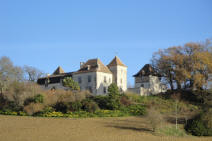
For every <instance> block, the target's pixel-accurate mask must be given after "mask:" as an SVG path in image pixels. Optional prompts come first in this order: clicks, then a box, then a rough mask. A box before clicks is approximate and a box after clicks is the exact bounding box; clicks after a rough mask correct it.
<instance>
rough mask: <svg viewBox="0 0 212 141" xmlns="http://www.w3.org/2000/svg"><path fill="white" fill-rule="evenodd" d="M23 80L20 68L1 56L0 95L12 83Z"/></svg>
mask: <svg viewBox="0 0 212 141" xmlns="http://www.w3.org/2000/svg"><path fill="white" fill-rule="evenodd" d="M21 80H23V71H22V69H21V67H17V66H14V65H13V62H12V61H11V60H10V58H8V57H6V56H3V57H1V58H0V89H1V93H2V92H3V90H4V89H5V88H7V86H8V85H9V84H10V83H11V82H13V81H21Z"/></svg>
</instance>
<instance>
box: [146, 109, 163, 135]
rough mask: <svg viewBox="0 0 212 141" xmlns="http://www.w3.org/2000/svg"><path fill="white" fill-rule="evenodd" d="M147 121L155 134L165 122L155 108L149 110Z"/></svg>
mask: <svg viewBox="0 0 212 141" xmlns="http://www.w3.org/2000/svg"><path fill="white" fill-rule="evenodd" d="M147 119H148V121H149V124H150V125H151V127H152V131H153V132H155V131H156V130H157V129H158V128H159V126H161V125H162V122H163V117H162V115H161V114H160V113H159V112H158V111H156V110H155V109H153V108H151V109H149V110H148V114H147Z"/></svg>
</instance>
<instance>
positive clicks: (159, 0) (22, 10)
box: [0, 0, 212, 84]
mask: <svg viewBox="0 0 212 141" xmlns="http://www.w3.org/2000/svg"><path fill="white" fill-rule="evenodd" d="M211 37H212V0H154V1H153V0H145V1H144V0H0V56H3V55H4V56H8V57H10V58H11V60H12V61H13V62H14V64H15V65H19V66H23V65H30V66H34V67H37V68H39V69H40V70H43V71H44V72H46V73H52V72H53V71H54V70H55V69H56V67H57V66H59V65H60V66H62V67H63V68H64V70H65V71H66V72H69V71H75V70H77V69H79V63H80V62H81V61H86V60H87V59H91V58H97V57H98V58H100V59H101V60H102V62H103V63H104V64H108V63H109V62H110V61H111V60H112V59H113V57H114V56H115V55H118V56H119V58H120V59H121V60H122V61H123V62H124V63H125V64H126V65H127V66H128V80H129V81H130V83H131V84H133V83H134V82H133V77H132V75H133V74H135V73H136V72H137V71H139V69H140V68H141V67H142V66H143V65H144V64H146V63H149V62H150V59H151V57H152V54H153V52H155V51H157V50H158V49H160V48H168V47H170V46H174V45H183V44H184V43H186V42H189V41H204V40H205V39H206V38H211Z"/></svg>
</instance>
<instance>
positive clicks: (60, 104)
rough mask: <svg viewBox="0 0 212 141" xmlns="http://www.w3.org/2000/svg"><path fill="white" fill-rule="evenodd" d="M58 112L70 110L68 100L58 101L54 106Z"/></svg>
mask: <svg viewBox="0 0 212 141" xmlns="http://www.w3.org/2000/svg"><path fill="white" fill-rule="evenodd" d="M53 107H54V109H55V110H56V112H62V113H67V112H68V107H69V106H68V103H66V102H57V103H56V104H55V105H54V106H53Z"/></svg>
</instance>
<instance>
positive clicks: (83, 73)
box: [37, 56, 127, 95]
mask: <svg viewBox="0 0 212 141" xmlns="http://www.w3.org/2000/svg"><path fill="white" fill-rule="evenodd" d="M66 77H72V79H73V80H74V81H76V82H78V84H79V86H80V89H81V90H89V91H90V92H91V93H93V94H96V95H101V94H106V93H107V89H108V86H109V85H110V84H112V83H116V84H117V86H118V87H119V89H120V91H126V90H127V66H126V65H124V64H123V63H122V61H121V60H120V59H119V58H118V57H117V56H115V58H114V59H113V60H112V61H111V62H110V63H109V64H108V65H107V66H105V65H104V64H103V63H102V62H101V61H100V59H98V58H97V59H90V60H88V61H87V62H81V63H80V69H79V70H78V71H75V72H68V73H65V72H64V70H63V69H62V68H61V67H58V68H57V69H56V70H55V71H54V73H53V74H52V75H49V76H47V77H43V78H39V79H38V81H37V83H38V84H40V85H41V86H42V87H43V88H45V89H66V88H65V87H63V85H62V80H63V79H64V78H66Z"/></svg>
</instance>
